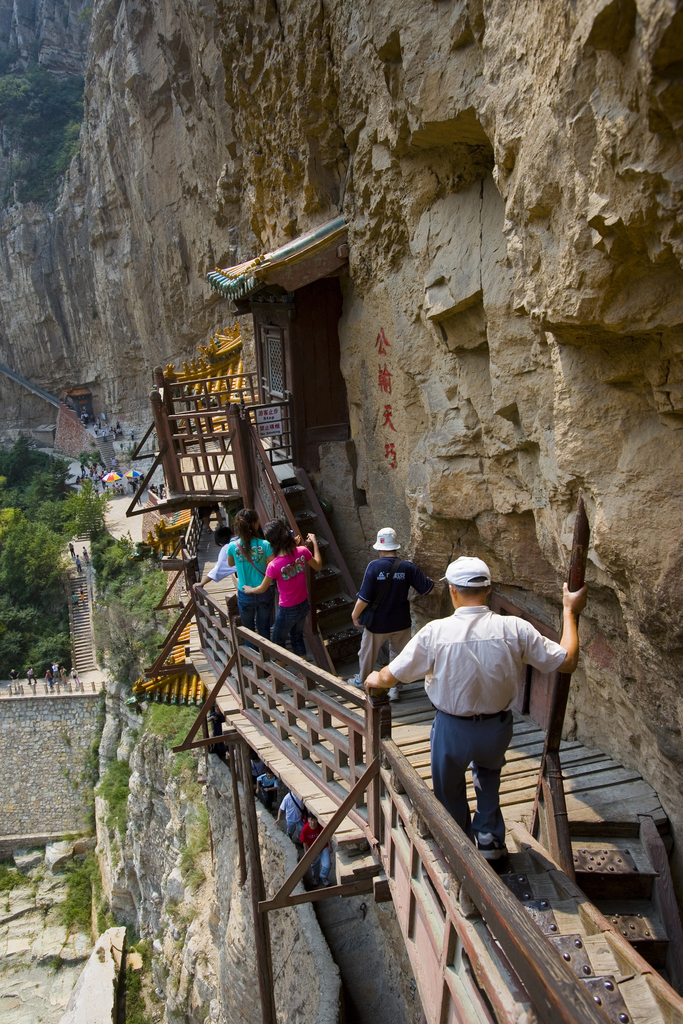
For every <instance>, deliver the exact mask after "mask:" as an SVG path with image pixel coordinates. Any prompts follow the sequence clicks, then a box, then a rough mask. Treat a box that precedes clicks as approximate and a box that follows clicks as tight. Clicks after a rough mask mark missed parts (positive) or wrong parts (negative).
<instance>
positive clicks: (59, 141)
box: [0, 64, 83, 204]
mask: <svg viewBox="0 0 683 1024" xmlns="http://www.w3.org/2000/svg"><path fill="white" fill-rule="evenodd" d="M82 120H83V78H82V77H81V76H80V75H72V76H69V77H67V78H57V77H56V76H55V75H53V74H50V72H49V71H46V70H45V69H44V68H41V67H39V66H38V65H36V64H34V65H33V66H31V67H29V68H28V69H27V70H26V71H24V72H13V73H12V74H4V75H0V126H1V127H2V136H3V141H4V143H5V145H6V147H7V149H8V150H9V152H7V154H6V155H8V156H10V155H11V157H12V160H11V163H10V170H9V174H8V177H7V180H6V182H5V190H4V196H3V200H4V203H5V204H7V203H8V202H9V201H10V200H11V199H12V198H14V186H15V185H16V199H17V200H18V201H19V202H21V203H29V202H37V203H42V202H45V201H46V200H48V199H50V198H51V196H52V194H53V192H54V185H55V182H56V180H57V178H59V176H60V175H61V174H63V173H64V172H65V171H66V169H67V168H68V166H69V163H70V162H71V158H72V157H73V156H74V155H75V154H76V153H77V152H78V138H79V133H80V127H81V122H82Z"/></svg>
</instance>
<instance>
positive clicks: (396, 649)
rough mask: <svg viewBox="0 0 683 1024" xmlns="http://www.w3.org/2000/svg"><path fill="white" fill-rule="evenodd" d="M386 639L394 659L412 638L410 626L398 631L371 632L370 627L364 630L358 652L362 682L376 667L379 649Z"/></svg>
mask: <svg viewBox="0 0 683 1024" xmlns="http://www.w3.org/2000/svg"><path fill="white" fill-rule="evenodd" d="M385 640H388V641H389V652H390V654H391V657H392V659H393V658H395V657H396V655H397V654H400V653H401V651H402V650H403V648H404V647H405V645H406V644H407V643H408V641H409V640H410V626H409V627H408V629H399V630H398V632H397V633H371V632H370V630H369V629H364V630H363V639H362V640H361V642H360V651H359V652H358V661H359V663H360V672H359V675H360V681H361V683H364V682H365V680H366V679H367V678H368V676H369V675H370V673H371V672H372V670H373V669H374V667H375V662H376V661H377V655H378V654H379V649H380V647H381V646H382V644H383V643H384V641H385Z"/></svg>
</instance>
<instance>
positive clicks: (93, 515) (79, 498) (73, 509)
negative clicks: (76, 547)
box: [64, 480, 111, 537]
mask: <svg viewBox="0 0 683 1024" xmlns="http://www.w3.org/2000/svg"><path fill="white" fill-rule="evenodd" d="M110 502H111V498H110V497H109V495H108V494H107V493H106V491H105V493H104V494H97V493H96V491H95V488H94V486H93V483H92V481H91V480H86V481H84V483H83V485H82V487H81V490H80V492H79V493H78V494H72V495H71V496H70V497H69V498H67V499H66V501H65V503H64V517H65V521H66V523H67V529H68V531H69V533H70V534H71V535H72V536H74V537H81V536H83V535H85V534H87V535H88V536H89V537H93V536H96V535H97V534H98V533H102V532H103V531H104V528H105V527H104V520H105V517H106V514H107V509H108V508H109V504H110Z"/></svg>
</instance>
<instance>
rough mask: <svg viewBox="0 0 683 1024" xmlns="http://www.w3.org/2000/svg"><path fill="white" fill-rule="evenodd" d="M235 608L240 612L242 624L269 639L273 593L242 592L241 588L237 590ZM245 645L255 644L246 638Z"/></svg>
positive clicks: (251, 645) (252, 645)
mask: <svg viewBox="0 0 683 1024" xmlns="http://www.w3.org/2000/svg"><path fill="white" fill-rule="evenodd" d="M237 608H238V610H239V613H240V618H241V620H242V625H243V626H245V627H246V628H247V629H252V630H253V631H254V632H255V633H258V634H259V636H262V637H265V639H266V640H270V616H271V611H272V608H273V595H272V593H270V592H268V591H266V593H265V594H244V593H242V591H241V590H238V592H237ZM247 647H253V648H254V650H256V649H257V648H256V645H255V644H252V643H251V642H250V641H249V640H247Z"/></svg>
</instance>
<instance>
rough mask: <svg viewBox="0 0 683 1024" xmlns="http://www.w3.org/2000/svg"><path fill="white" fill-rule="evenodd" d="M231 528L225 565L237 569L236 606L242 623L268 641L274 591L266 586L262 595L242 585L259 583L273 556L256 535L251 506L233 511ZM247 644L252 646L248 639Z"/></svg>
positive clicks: (269, 548)
mask: <svg viewBox="0 0 683 1024" xmlns="http://www.w3.org/2000/svg"><path fill="white" fill-rule="evenodd" d="M235 530H236V532H237V539H236V540H233V541H231V542H230V544H228V553H227V558H228V565H234V566H235V568H236V570H237V607H238V608H239V613H240V618H241V619H242V625H243V626H245V627H246V628H247V629H253V630H255V631H256V632H257V633H259V635H260V636H264V637H265V638H266V640H269V639H270V622H271V618H272V614H273V593H274V592H273V591H272V590H271V589H270V588H268V590H266V592H265V594H249V593H246V591H245V589H244V588H245V586H248V587H259V586H260V585H261V584H262V583H263V581H264V579H265V578H266V569H267V567H268V563H269V562H272V561H273V558H274V554H273V549H272V548H271V546H270V544H269V543H268V541H267V540H264V539H263V538H262V537H261V536H260V532H261V531H260V526H259V519H258V515H257V514H256V512H255V511H254V509H253V508H243V509H241V510H240V511H239V512H238V513H237V515H236V516H235ZM217 532H219V531H217ZM247 646H248V647H254V649H256V648H255V645H254V644H252V643H251V642H250V641H247Z"/></svg>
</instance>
